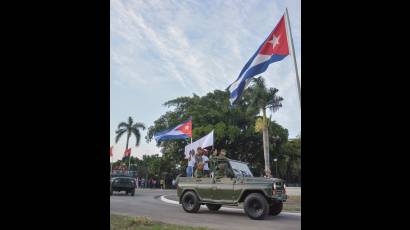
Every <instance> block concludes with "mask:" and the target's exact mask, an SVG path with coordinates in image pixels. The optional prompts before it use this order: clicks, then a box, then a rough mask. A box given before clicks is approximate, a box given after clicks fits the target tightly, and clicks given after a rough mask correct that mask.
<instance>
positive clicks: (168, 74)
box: [110, 0, 301, 160]
mask: <svg viewBox="0 0 410 230" xmlns="http://www.w3.org/2000/svg"><path fill="white" fill-rule="evenodd" d="M286 7H287V8H288V11H289V17H290V21H291V28H292V33H293V40H294V45H295V51H296V57H297V62H298V67H299V73H300V70H301V62H300V40H301V34H300V27H301V25H300V24H301V21H300V14H301V12H300V0H286V1H283V0H282V1H273V0H246V1H241V0H207V1H200V0H158V1H156V0H111V10H110V11H111V12H110V15H111V16H110V17H111V19H110V20H111V23H110V24H111V25H110V27H111V48H110V51H111V54H110V67H111V73H110V75H111V77H110V94H111V95H110V103H111V104H110V107H111V109H110V110H111V112H110V116H111V118H110V142H111V143H110V144H111V145H114V159H115V160H116V159H120V158H121V157H122V154H123V152H124V148H125V139H124V140H123V141H120V142H119V143H118V144H115V142H114V140H115V130H116V127H117V125H118V123H120V122H122V121H126V120H127V119H128V116H132V117H133V118H134V120H136V121H139V122H143V123H144V124H145V125H146V126H147V127H149V126H150V125H152V124H153V122H154V120H156V119H157V118H159V117H160V116H161V115H162V114H163V113H164V112H166V111H167V110H168V109H167V108H166V107H164V106H163V103H164V102H166V101H168V100H170V99H174V98H176V97H180V96H192V94H193V93H195V94H197V95H199V96H203V95H205V94H206V93H207V92H210V91H213V90H215V89H219V90H224V89H225V88H226V87H227V86H228V85H229V84H230V83H232V82H233V81H234V80H235V79H236V78H237V77H238V74H239V72H240V71H241V69H242V68H243V66H244V65H245V63H246V62H247V61H248V60H249V58H250V57H251V56H252V55H253V54H254V53H255V51H256V49H257V48H258V47H259V45H260V44H261V43H262V42H263V41H264V40H265V38H266V37H267V36H268V35H269V33H270V32H271V31H272V30H273V28H274V26H275V25H276V23H277V22H278V21H279V19H280V17H281V16H282V15H283V13H284V12H285V8H286ZM262 76H263V77H264V78H265V80H266V83H267V86H268V87H275V88H277V89H279V95H280V96H282V97H283V98H284V101H283V103H282V104H283V107H282V108H281V109H280V110H279V111H278V112H276V113H274V114H273V115H272V119H273V120H276V121H277V122H278V123H279V124H281V125H282V126H284V127H285V128H287V129H288V130H289V134H290V137H295V136H296V135H298V134H299V133H300V129H301V124H300V123H301V121H300V106H299V101H298V94H297V87H296V79H295V72H294V66H293V61H292V58H291V56H288V57H286V58H285V59H284V60H283V61H281V62H277V63H273V64H271V65H270V66H269V68H268V70H267V71H266V72H265V73H263V74H262ZM299 76H300V75H299ZM300 79H301V76H300ZM193 126H195V121H193ZM146 133H147V131H146V130H145V131H142V138H141V144H140V146H139V147H133V148H132V155H133V156H137V157H141V156H142V155H143V154H149V155H151V154H160V149H159V148H157V147H156V146H155V141H152V142H150V143H146V141H145V135H146ZM124 137H125V136H124ZM130 144H131V145H132V146H135V139H133V138H132V139H131V140H130Z"/></svg>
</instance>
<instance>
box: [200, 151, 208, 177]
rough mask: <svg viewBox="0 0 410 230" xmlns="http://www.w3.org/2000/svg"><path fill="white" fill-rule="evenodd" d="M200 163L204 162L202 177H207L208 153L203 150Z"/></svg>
mask: <svg viewBox="0 0 410 230" xmlns="http://www.w3.org/2000/svg"><path fill="white" fill-rule="evenodd" d="M202 161H203V162H204V176H207V177H209V166H208V162H209V158H208V151H206V150H205V149H204V150H203V155H202Z"/></svg>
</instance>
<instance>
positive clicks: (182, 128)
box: [154, 118, 192, 142]
mask: <svg viewBox="0 0 410 230" xmlns="http://www.w3.org/2000/svg"><path fill="white" fill-rule="evenodd" d="M189 137H192V119H191V118H190V119H189V120H188V121H185V122H184V123H182V124H179V125H177V126H176V127H175V128H172V129H168V130H166V131H162V132H159V133H155V134H154V138H155V140H156V141H157V142H159V141H165V140H174V139H186V138H189Z"/></svg>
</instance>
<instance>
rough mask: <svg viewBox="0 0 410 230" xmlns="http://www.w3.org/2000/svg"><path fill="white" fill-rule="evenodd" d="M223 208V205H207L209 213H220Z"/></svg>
mask: <svg viewBox="0 0 410 230" xmlns="http://www.w3.org/2000/svg"><path fill="white" fill-rule="evenodd" d="M221 206H222V205H220V204H206V207H207V208H208V209H209V211H218V210H219V209H220V208H221Z"/></svg>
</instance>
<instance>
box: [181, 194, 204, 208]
mask: <svg viewBox="0 0 410 230" xmlns="http://www.w3.org/2000/svg"><path fill="white" fill-rule="evenodd" d="M200 207H201V204H200V203H199V201H198V197H197V196H196V194H195V193H194V192H191V191H188V192H186V193H185V194H184V196H183V197H182V208H184V210H185V211H186V212H190V213H195V212H198V210H199V208H200Z"/></svg>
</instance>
